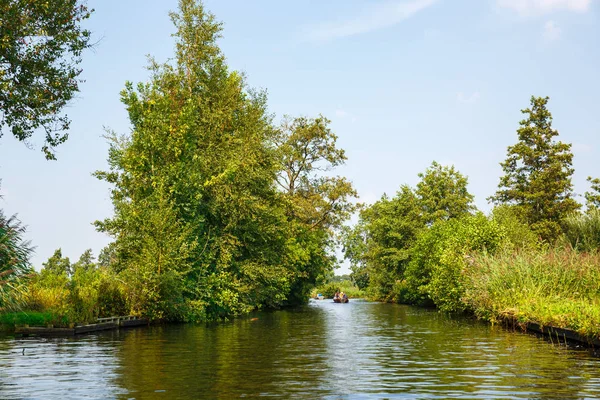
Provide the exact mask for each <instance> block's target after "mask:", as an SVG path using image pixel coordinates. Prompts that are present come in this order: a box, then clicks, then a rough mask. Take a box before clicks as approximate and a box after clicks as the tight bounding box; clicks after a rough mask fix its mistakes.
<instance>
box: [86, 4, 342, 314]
mask: <svg viewBox="0 0 600 400" xmlns="http://www.w3.org/2000/svg"><path fill="white" fill-rule="evenodd" d="M171 18H172V21H173V23H174V25H175V30H176V33H175V38H176V49H175V50H176V51H175V57H174V58H173V60H172V61H171V62H168V63H165V64H160V63H158V62H156V61H151V65H150V70H151V72H152V76H151V80H150V82H148V83H142V84H139V85H137V86H134V85H133V84H131V83H128V84H127V85H126V88H125V90H124V91H123V92H122V101H123V103H124V104H125V106H126V108H127V111H128V113H129V118H130V121H131V124H132V127H133V129H132V132H131V134H130V135H126V136H123V137H121V136H119V135H116V134H114V133H109V135H108V137H109V139H110V142H111V147H110V153H109V165H110V170H109V171H100V172H97V173H96V175H97V177H98V178H100V179H103V180H106V181H107V182H109V183H111V184H112V185H113V187H114V188H113V190H112V201H113V205H114V217H112V218H109V219H107V220H104V221H100V222H98V223H97V227H98V228H99V229H100V230H102V231H104V232H107V233H109V234H110V235H112V236H113V237H114V238H115V242H114V243H113V244H112V245H111V249H110V259H111V260H110V265H111V266H112V267H113V268H115V269H116V270H118V271H120V272H119V273H120V274H121V275H122V276H123V277H124V278H125V282H126V284H127V285H128V293H129V304H130V307H131V310H132V312H137V313H142V314H146V315H148V316H149V317H153V318H167V319H187V320H201V319H215V318H220V317H227V316H231V315H235V314H238V313H242V312H246V311H248V310H251V309H254V308H260V307H276V306H281V305H285V304H289V303H291V302H296V301H299V300H300V299H301V300H303V301H305V300H306V297H305V294H306V292H307V288H308V287H309V286H310V285H311V284H312V283H314V282H315V281H316V280H317V278H318V276H320V275H323V274H324V273H326V272H327V270H328V269H331V268H332V266H333V261H332V259H331V258H332V253H331V251H330V250H329V247H330V246H329V245H330V242H331V235H332V230H334V229H335V228H336V227H337V226H339V225H340V224H341V219H343V217H344V216H346V215H348V214H349V213H350V212H351V211H352V207H351V205H350V204H349V203H347V201H346V200H345V199H346V197H347V196H348V195H349V194H352V193H353V191H352V189H351V188H350V189H348V184H347V182H346V181H345V180H343V179H341V178H327V177H326V176H325V175H322V174H321V173H322V172H323V171H321V169H320V168H319V167H318V166H317V163H316V162H310V161H308V159H305V158H304V156H303V155H302V154H305V155H307V156H308V154H309V153H310V154H314V155H315V157H317V159H319V160H322V161H324V162H326V163H329V164H330V165H333V164H336V163H337V162H338V161H336V160H333V161H332V160H331V159H330V158H328V156H327V155H326V154H321V153H318V152H317V153H311V152H312V151H313V150H315V151H317V150H316V149H317V148H319V146H320V145H321V144H322V143H326V144H329V145H331V144H332V143H334V142H335V136H334V135H333V134H332V133H331V132H330V131H329V129H328V128H327V122H326V120H325V119H319V121H320V122H317V119H315V120H312V119H306V123H307V124H308V129H300V128H298V127H296V126H295V125H294V128H293V129H290V130H285V129H279V128H275V127H274V126H273V125H272V121H271V117H270V115H269V114H268V113H267V111H266V97H265V95H264V93H261V92H255V91H253V90H251V89H249V88H248V87H247V85H246V84H245V82H244V80H243V78H242V76H241V75H240V74H238V73H236V72H235V71H230V70H229V68H228V67H227V64H226V62H225V57H224V56H223V54H222V52H221V50H220V49H219V47H218V45H217V39H218V38H219V37H220V32H221V25H220V23H218V22H216V21H215V18H214V16H213V15H211V14H210V13H208V12H206V11H205V10H204V7H203V6H202V4H201V3H199V2H197V1H194V0H181V1H180V2H179V12H177V13H172V14H171ZM304 146H307V149H308V152H309V153H301V152H300V150H301V149H300V147H302V148H304ZM336 151H337V150H336ZM334 153H335V152H334ZM337 154H338V155H339V154H343V153H340V152H339V151H337ZM290 165H294V168H297V170H296V169H295V171H297V172H298V173H297V176H296V177H295V178H294V179H295V180H294V183H293V185H292V186H293V187H289V188H288V190H282V189H281V188H279V189H278V187H277V181H278V178H280V177H281V176H283V175H285V174H286V168H288V167H289V166H290Z"/></svg>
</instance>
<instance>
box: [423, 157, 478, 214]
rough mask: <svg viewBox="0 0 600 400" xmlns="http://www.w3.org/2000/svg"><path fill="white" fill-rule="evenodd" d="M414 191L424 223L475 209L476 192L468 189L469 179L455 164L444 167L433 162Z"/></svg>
mask: <svg viewBox="0 0 600 400" xmlns="http://www.w3.org/2000/svg"><path fill="white" fill-rule="evenodd" d="M419 178H421V181H420V182H419V183H418V184H417V188H416V190H415V194H416V195H417V197H418V199H419V204H420V206H421V209H422V210H423V217H424V219H425V222H426V223H427V224H429V225H431V224H433V223H434V222H436V221H440V220H444V221H445V220H448V219H450V218H457V217H461V216H464V215H466V214H468V213H470V212H472V211H474V210H475V206H474V205H473V195H472V194H470V193H469V191H468V190H467V184H468V180H467V178H466V177H465V176H464V175H462V174H461V173H460V172H459V171H457V170H456V169H455V168H454V166H450V167H448V166H443V165H440V164H438V163H437V162H435V161H433V162H432V163H431V166H430V167H429V168H427V170H426V171H425V172H422V173H419Z"/></svg>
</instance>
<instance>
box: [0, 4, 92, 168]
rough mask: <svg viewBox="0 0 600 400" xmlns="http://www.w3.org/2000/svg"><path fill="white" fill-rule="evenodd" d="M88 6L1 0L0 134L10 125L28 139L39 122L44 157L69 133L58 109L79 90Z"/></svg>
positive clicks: (51, 154)
mask: <svg viewBox="0 0 600 400" xmlns="http://www.w3.org/2000/svg"><path fill="white" fill-rule="evenodd" d="M92 11H93V10H89V9H88V8H87V7H86V6H85V4H82V3H80V2H79V1H78V0H61V1H45V0H27V1H24V0H0V15H1V16H2V23H1V24H0V110H2V111H1V116H0V135H1V133H2V131H1V129H2V127H3V126H8V127H9V128H10V130H11V131H12V134H13V135H14V136H15V137H16V138H17V139H18V140H21V141H27V140H28V139H29V138H30V137H31V136H32V135H33V132H34V131H35V130H36V129H38V128H42V129H43V130H44V132H45V142H44V145H43V147H42V150H43V152H44V153H45V155H46V158H47V159H54V158H55V155H54V147H56V146H58V145H59V144H61V143H63V142H64V141H65V140H66V139H67V131H68V129H69V124H70V121H69V118H68V117H67V115H66V114H64V115H61V112H62V110H63V109H64V108H65V106H66V105H67V104H68V103H69V101H70V100H71V99H72V98H73V97H74V96H75V95H76V94H77V92H78V91H79V80H78V77H79V75H80V73H81V69H79V68H78V64H79V63H80V61H81V54H82V52H83V51H84V50H85V49H87V48H89V47H90V43H89V41H90V32H89V31H88V30H86V29H83V28H82V27H81V24H82V23H83V21H85V20H86V19H87V18H89V16H90V13H91V12H92Z"/></svg>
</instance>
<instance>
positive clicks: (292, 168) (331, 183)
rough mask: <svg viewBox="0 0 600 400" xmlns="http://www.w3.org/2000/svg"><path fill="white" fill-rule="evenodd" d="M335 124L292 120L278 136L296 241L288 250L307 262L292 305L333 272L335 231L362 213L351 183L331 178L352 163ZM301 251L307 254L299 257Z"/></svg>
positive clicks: (279, 176) (300, 272)
mask: <svg viewBox="0 0 600 400" xmlns="http://www.w3.org/2000/svg"><path fill="white" fill-rule="evenodd" d="M329 124H330V121H329V120H328V119H326V118H325V117H323V116H319V117H317V118H306V117H298V118H293V119H292V118H290V117H286V118H284V120H283V122H282V123H281V126H280V127H279V129H278V130H277V132H276V134H275V136H274V138H273V143H274V146H275V148H276V149H277V155H278V160H279V162H280V167H279V170H280V171H279V173H278V174H277V177H276V182H277V185H278V187H279V189H280V190H281V191H282V192H283V193H282V197H283V201H284V202H285V203H284V204H285V215H286V217H287V220H288V223H289V229H290V231H289V234H290V235H291V236H292V237H293V238H294V245H293V246H288V249H290V250H291V251H292V254H291V258H292V260H294V259H296V258H297V257H298V256H300V257H302V259H307V261H305V262H303V264H302V265H298V264H296V266H295V268H294V269H295V270H296V271H298V272H297V276H298V277H299V278H300V279H296V280H295V281H294V282H293V284H292V291H291V293H292V295H293V298H292V299H291V300H292V301H291V302H292V303H298V302H303V301H304V300H303V299H304V298H306V297H307V296H308V294H309V291H310V288H311V287H312V286H314V285H316V284H317V283H319V281H320V280H323V279H325V278H326V275H327V274H328V273H331V272H332V271H333V268H334V266H335V256H334V255H333V253H334V251H333V248H334V242H333V236H334V233H335V232H336V231H337V230H339V229H341V227H342V223H343V222H344V221H345V220H347V219H348V218H349V217H350V215H351V214H352V213H353V212H354V211H355V210H356V206H355V205H354V204H353V203H352V202H351V201H350V199H351V198H353V197H356V196H357V193H356V191H355V190H354V188H353V187H352V185H351V183H350V182H348V181H347V180H346V179H345V178H342V177H338V176H336V177H333V176H328V175H327V172H329V171H331V170H332V169H333V168H335V167H337V166H339V165H342V164H343V163H344V162H345V161H346V156H345V154H344V151H343V150H342V149H339V148H337V147H336V141H337V136H336V135H335V134H334V133H333V132H332V131H331V129H330V128H329ZM296 243H297V244H299V245H300V246H301V247H298V246H297V245H296ZM299 250H301V254H294V253H297V252H298V251H299ZM307 251H308V252H307Z"/></svg>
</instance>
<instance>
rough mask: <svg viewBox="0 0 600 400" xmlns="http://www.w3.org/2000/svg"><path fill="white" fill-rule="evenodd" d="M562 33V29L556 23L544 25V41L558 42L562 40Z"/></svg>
mask: <svg viewBox="0 0 600 400" xmlns="http://www.w3.org/2000/svg"><path fill="white" fill-rule="evenodd" d="M561 33H562V29H560V28H559V27H558V26H557V25H556V23H555V22H554V21H552V20H550V21H547V22H546V23H545V24H544V39H546V40H547V41H549V42H552V41H555V40H557V39H558V38H560V34H561Z"/></svg>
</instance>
